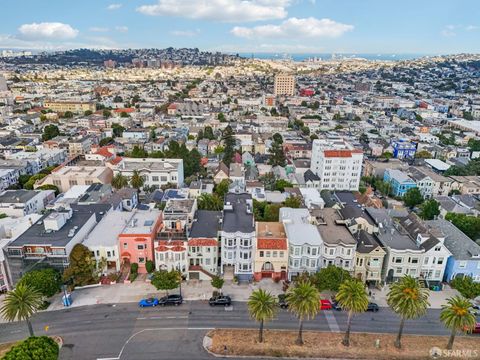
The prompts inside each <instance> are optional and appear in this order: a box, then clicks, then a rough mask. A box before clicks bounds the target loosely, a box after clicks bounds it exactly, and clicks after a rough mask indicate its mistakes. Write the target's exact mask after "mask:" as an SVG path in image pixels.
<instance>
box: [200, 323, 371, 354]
mask: <svg viewBox="0 0 480 360" xmlns="http://www.w3.org/2000/svg"><path fill="white" fill-rule="evenodd" d="M215 330H220V329H215ZM209 334H210V331H209V332H208V333H207V335H205V336H204V337H203V341H202V346H203V348H204V349H205V351H206V352H207V353H209V354H210V355H212V356H214V357H216V358H235V359H278V358H279V357H278V356H258V355H257V356H254V355H228V354H218V353H215V352H213V351H212V350H210V348H211V346H212V338H211V337H210V336H209ZM282 358H285V359H292V360H345V359H342V358H319V357H315V358H309V357H294V356H291V357H289V356H284V357H282ZM357 360H367V359H357Z"/></svg>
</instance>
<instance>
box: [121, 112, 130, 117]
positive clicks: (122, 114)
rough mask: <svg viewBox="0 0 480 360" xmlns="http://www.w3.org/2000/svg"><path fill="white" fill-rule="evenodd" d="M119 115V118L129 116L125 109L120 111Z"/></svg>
mask: <svg viewBox="0 0 480 360" xmlns="http://www.w3.org/2000/svg"><path fill="white" fill-rule="evenodd" d="M120 117H121V118H128V117H130V115H129V114H128V113H127V112H126V111H122V112H121V113H120Z"/></svg>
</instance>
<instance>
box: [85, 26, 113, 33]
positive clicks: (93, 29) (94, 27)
mask: <svg viewBox="0 0 480 360" xmlns="http://www.w3.org/2000/svg"><path fill="white" fill-rule="evenodd" d="M88 30H89V31H91V32H108V31H110V29H109V28H106V27H100V26H92V27H91V28H89V29H88Z"/></svg>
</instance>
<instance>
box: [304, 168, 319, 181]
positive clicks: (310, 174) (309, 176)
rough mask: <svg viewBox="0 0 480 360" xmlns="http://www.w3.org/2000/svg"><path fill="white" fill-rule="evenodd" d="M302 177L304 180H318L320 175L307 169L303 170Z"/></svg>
mask: <svg viewBox="0 0 480 360" xmlns="http://www.w3.org/2000/svg"><path fill="white" fill-rule="evenodd" d="M303 178H304V179H305V182H307V181H320V177H319V176H318V175H316V174H314V173H313V171H312V170H310V169H308V170H307V171H305V173H304V174H303Z"/></svg>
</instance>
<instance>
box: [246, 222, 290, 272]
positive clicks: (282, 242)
mask: <svg viewBox="0 0 480 360" xmlns="http://www.w3.org/2000/svg"><path fill="white" fill-rule="evenodd" d="M256 238H257V247H256V250H255V254H254V259H253V261H254V263H253V271H254V274H253V276H254V278H255V280H257V281H258V280H261V279H264V278H272V279H274V280H275V279H280V280H285V279H287V269H288V241H287V236H286V234H285V229H284V227H283V223H281V222H257V223H256Z"/></svg>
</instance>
